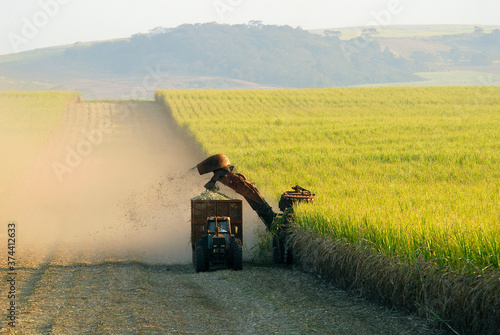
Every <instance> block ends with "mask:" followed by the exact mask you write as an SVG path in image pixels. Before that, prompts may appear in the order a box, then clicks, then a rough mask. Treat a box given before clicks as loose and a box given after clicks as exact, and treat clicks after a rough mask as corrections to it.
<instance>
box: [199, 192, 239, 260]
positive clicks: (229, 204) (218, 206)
mask: <svg viewBox="0 0 500 335" xmlns="http://www.w3.org/2000/svg"><path fill="white" fill-rule="evenodd" d="M210 216H228V217H229V218H230V219H231V227H232V231H231V234H234V236H235V238H237V239H239V240H240V241H241V242H243V203H242V201H241V200H237V199H236V200H191V247H192V249H193V251H194V248H195V245H196V241H197V240H199V239H200V238H202V237H203V236H205V234H206V231H205V230H206V225H207V218H208V217H210Z"/></svg>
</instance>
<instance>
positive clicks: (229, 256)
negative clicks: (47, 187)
mask: <svg viewBox="0 0 500 335" xmlns="http://www.w3.org/2000/svg"><path fill="white" fill-rule="evenodd" d="M233 243H236V241H235V240H234V237H231V238H230V240H229V248H228V249H227V255H226V267H227V268H228V269H232V268H233V263H234V262H233Z"/></svg>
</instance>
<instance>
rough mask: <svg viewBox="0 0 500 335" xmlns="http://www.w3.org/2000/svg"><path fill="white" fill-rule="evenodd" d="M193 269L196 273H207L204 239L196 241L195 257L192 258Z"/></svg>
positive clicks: (207, 265)
mask: <svg viewBox="0 0 500 335" xmlns="http://www.w3.org/2000/svg"><path fill="white" fill-rule="evenodd" d="M194 262H195V265H194V268H195V270H196V272H204V271H208V268H209V264H208V250H207V243H206V241H205V239H203V238H202V239H200V240H198V241H196V255H195V257H194Z"/></svg>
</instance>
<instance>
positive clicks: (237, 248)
mask: <svg viewBox="0 0 500 335" xmlns="http://www.w3.org/2000/svg"><path fill="white" fill-rule="evenodd" d="M231 255H232V260H233V270H236V271H238V270H243V248H242V246H241V244H240V243H239V242H238V241H236V240H235V239H231Z"/></svg>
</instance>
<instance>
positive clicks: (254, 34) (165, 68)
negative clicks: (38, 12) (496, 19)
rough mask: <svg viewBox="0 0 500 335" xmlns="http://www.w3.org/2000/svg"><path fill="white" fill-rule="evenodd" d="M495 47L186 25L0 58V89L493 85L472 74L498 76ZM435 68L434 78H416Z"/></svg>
mask: <svg viewBox="0 0 500 335" xmlns="http://www.w3.org/2000/svg"><path fill="white" fill-rule="evenodd" d="M499 46H500V30H499V29H498V27H474V26H385V27H376V28H362V27H354V28H340V30H335V29H328V30H322V31H313V32H309V31H305V30H302V29H300V28H292V27H289V26H268V25H262V24H261V23H260V22H250V23H249V24H246V25H219V24H215V23H207V24H194V25H189V24H186V25H182V26H179V27H177V28H161V27H159V28H156V29H153V30H151V31H150V32H148V33H145V34H136V35H133V36H131V37H129V38H124V39H117V40H110V41H100V42H87V43H75V44H74V45H66V46H58V47H53V48H46V49H40V50H34V51H29V52H23V53H18V54H11V55H4V56H0V89H9V88H10V89H17V90H19V89H21V90H22V89H55V90H74V91H79V92H81V93H82V95H83V97H84V98H86V99H104V98H107V99H109V98H114V99H116V98H136V99H151V98H152V96H153V91H154V89H155V88H179V89H192V88H213V89H228V88H270V87H274V88H306V87H307V88H309V87H311V88H314V87H345V86H360V85H361V86H367V85H371V86H373V85H390V84H392V83H397V84H398V85H429V84H431V83H437V84H439V85H484V84H485V83H488V84H490V85H495V84H497V83H498V80H497V79H495V78H496V76H495V78H493V79H492V80H489V79H488V80H479V81H478V80H477V78H478V73H479V77H480V79H481V77H482V76H481V75H480V74H481V73H488V74H496V75H500V47H499ZM435 71H438V72H439V80H437V81H428V80H427V81H423V80H422V78H428V77H430V76H431V77H432V78H435V75H434V73H433V72H435ZM416 73H418V75H417V74H416ZM457 78H458V80H457ZM485 78H489V77H488V76H486V77H485Z"/></svg>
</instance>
